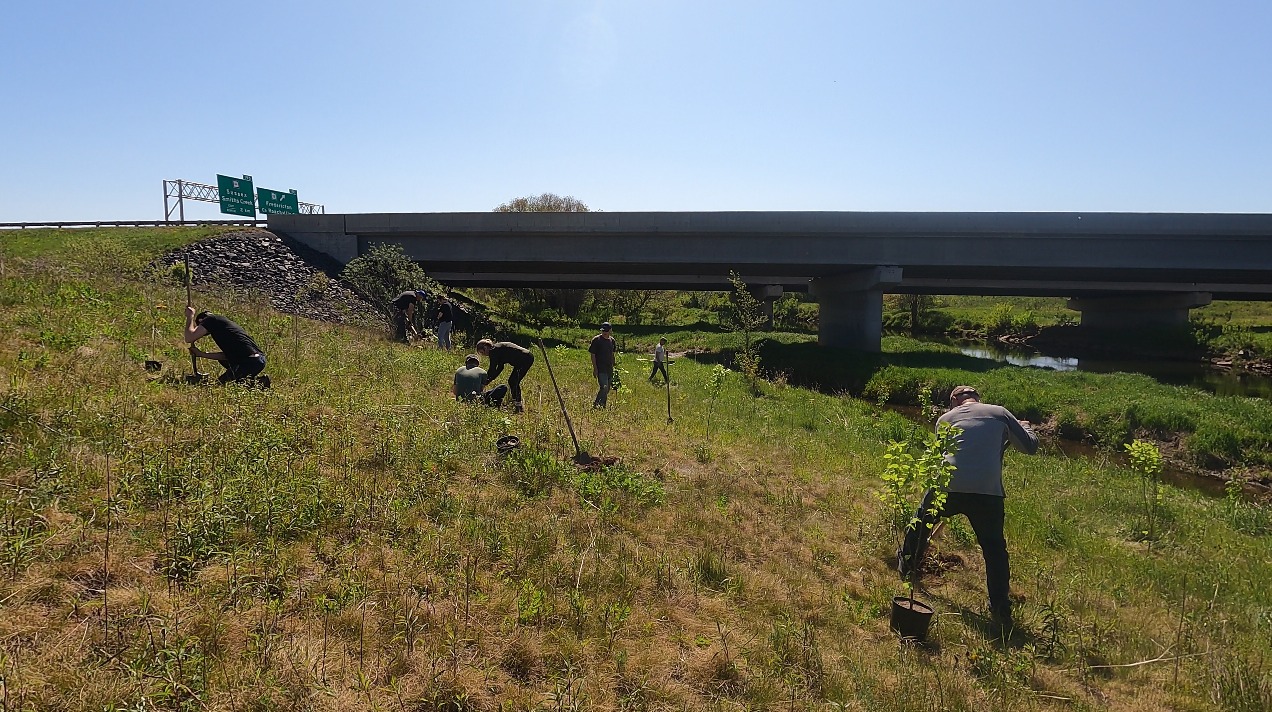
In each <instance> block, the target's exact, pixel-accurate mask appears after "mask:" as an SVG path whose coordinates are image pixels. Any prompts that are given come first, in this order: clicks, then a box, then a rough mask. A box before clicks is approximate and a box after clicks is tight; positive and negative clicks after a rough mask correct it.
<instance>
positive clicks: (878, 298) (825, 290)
mask: <svg viewBox="0 0 1272 712" xmlns="http://www.w3.org/2000/svg"><path fill="white" fill-rule="evenodd" d="M900 282H901V268H900V267H871V268H869V269H864V270H861V271H858V272H851V273H848V274H844V275H839V276H836V277H820V278H817V279H814V280H813V281H812V283H811V285H810V287H809V293H810V294H812V295H813V296H814V297H816V298H817V304H818V323H819V327H818V334H817V343H819V344H821V345H823V346H836V347H840V348H849V349H859V350H861V351H874V352H877V351H879V339H880V338H881V337H882V336H883V291H884V287H886V286H889V285H896V284H898V283H900Z"/></svg>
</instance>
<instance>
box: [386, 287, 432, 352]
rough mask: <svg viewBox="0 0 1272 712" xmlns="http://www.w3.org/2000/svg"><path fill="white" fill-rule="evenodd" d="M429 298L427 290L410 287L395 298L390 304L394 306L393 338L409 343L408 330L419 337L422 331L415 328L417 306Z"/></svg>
mask: <svg viewBox="0 0 1272 712" xmlns="http://www.w3.org/2000/svg"><path fill="white" fill-rule="evenodd" d="M426 299H428V294H427V293H426V292H420V291H417V290H414V289H409V290H407V291H405V292H402V293H401V294H399V295H397V296H396V297H394V298H393V301H391V302H389V306H390V307H392V308H393V340H394V341H400V342H402V343H404V344H409V343H411V342H410V339H408V338H407V330H408V329H409V330H410V333H412V334H414V335H415V338H417V339H418V338H419V336H420V332H418V331H416V330H415V307H416V305H419V304H423V303H424V300H426Z"/></svg>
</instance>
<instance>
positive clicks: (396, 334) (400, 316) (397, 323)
mask: <svg viewBox="0 0 1272 712" xmlns="http://www.w3.org/2000/svg"><path fill="white" fill-rule="evenodd" d="M393 339H394V340H395V341H401V342H402V343H404V344H405V343H410V342H408V341H407V338H406V310H405V309H398V308H397V307H394V308H393Z"/></svg>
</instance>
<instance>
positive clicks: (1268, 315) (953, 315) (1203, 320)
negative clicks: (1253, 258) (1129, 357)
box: [884, 296, 1272, 359]
mask: <svg viewBox="0 0 1272 712" xmlns="http://www.w3.org/2000/svg"><path fill="white" fill-rule="evenodd" d="M1065 302H1066V300H1065V299H1064V298H1062V297H972V296H943V297H936V298H935V299H934V300H933V302H932V303H931V304H930V305H928V306H927V307H926V308H925V309H924V310H923V312H922V315H921V316H920V320H919V325H920V328H919V332H920V333H928V334H942V335H954V336H967V335H970V336H977V337H981V338H986V337H995V336H1002V335H1015V336H1031V335H1033V334H1036V333H1038V331H1039V330H1041V329H1046V328H1048V327H1054V326H1064V325H1072V324H1076V323H1078V321H1079V318H1080V317H1079V314H1078V313H1077V312H1075V311H1072V310H1070V309H1068V308H1067V307H1066V306H1065ZM889 306H890V308H889V309H887V310H886V311H885V316H884V320H885V324H887V325H888V326H889V328H890V329H891V330H893V331H896V332H902V331H904V332H908V331H909V329H910V320H911V314H910V312H909V311H908V310H907V308H905V306H904V305H903V304H902V303H901V301H899V300H897V299H895V298H894V299H892V300H890V303H889ZM1190 317H1191V322H1192V325H1191V328H1190V329H1189V330H1188V331H1187V332H1186V333H1181V334H1172V335H1163V334H1152V333H1123V334H1108V335H1106V336H1105V337H1103V338H1102V339H1101V345H1102V347H1103V348H1105V349H1108V350H1115V351H1116V350H1122V351H1127V352H1130V353H1147V352H1150V351H1152V350H1158V351H1173V352H1177V353H1178V354H1180V355H1181V356H1184V355H1189V354H1191V355H1193V356H1194V357H1199V356H1203V355H1210V356H1223V355H1227V356H1237V357H1239V358H1262V359H1272V303H1268V302H1235V301H1216V302H1214V303H1212V304H1209V305H1207V306H1204V307H1201V308H1199V309H1194V310H1192V312H1191V315H1190ZM1081 346H1084V345H1081Z"/></svg>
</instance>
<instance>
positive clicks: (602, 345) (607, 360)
mask: <svg viewBox="0 0 1272 712" xmlns="http://www.w3.org/2000/svg"><path fill="white" fill-rule="evenodd" d="M611 331H613V327H612V326H610V323H609V322H608V321H607V322H603V323H602V324H601V333H599V334H597V335H596V336H594V337H592V343H591V344H589V345H588V347H587V350H588V353H590V354H592V375H593V376H595V377H596V383H597V386H598V389H597V391H596V398H593V399H592V407H593V408H604V407H605V405H606V403H607V402H608V399H609V392H610V385H611V384H613V382H614V352H615V351H616V350H617V349H618V345H617V344H615V343H614V336H613V334H611V333H610V332H611Z"/></svg>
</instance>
